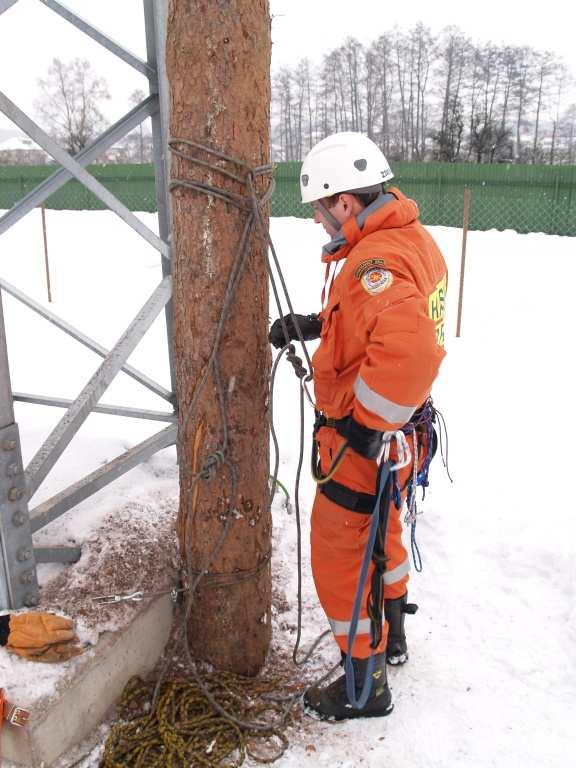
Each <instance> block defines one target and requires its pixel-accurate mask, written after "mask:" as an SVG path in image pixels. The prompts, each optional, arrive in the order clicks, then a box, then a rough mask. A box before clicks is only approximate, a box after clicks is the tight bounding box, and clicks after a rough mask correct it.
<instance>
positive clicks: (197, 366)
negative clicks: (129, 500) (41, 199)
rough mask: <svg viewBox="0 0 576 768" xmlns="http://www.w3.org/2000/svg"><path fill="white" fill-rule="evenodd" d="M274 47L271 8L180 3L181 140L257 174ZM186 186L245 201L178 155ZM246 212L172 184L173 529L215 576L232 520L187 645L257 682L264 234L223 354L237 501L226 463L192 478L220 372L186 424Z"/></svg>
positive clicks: (213, 419)
mask: <svg viewBox="0 0 576 768" xmlns="http://www.w3.org/2000/svg"><path fill="white" fill-rule="evenodd" d="M270 52H271V41H270V15H269V7H268V0H217V1H214V0H205V1H202V0H171V2H170V8H169V14H168V28H167V53H166V60H167V70H168V79H169V81H170V98H171V103H170V107H171V119H170V133H171V136H172V138H173V139H176V138H178V139H189V140H192V141H195V142H198V143H200V144H204V145H208V146H211V147H212V148H214V149H217V150H220V151H222V152H225V153H227V154H230V155H233V156H234V157H237V158H239V159H242V160H243V161H245V162H247V163H249V164H250V165H251V166H256V165H263V164H265V163H267V162H268V159H269V150H270V148H269V123H270V114H269V110H270V106H269V105H270ZM202 157H203V159H210V158H208V157H207V156H202ZM229 169H230V170H233V171H237V170H238V169H237V168H230V167H229ZM190 177H194V178H196V179H202V180H203V181H205V182H207V183H211V184H214V185H217V186H219V187H222V188H225V189H228V190H231V191H233V192H236V193H242V194H243V193H245V192H246V190H244V189H243V188H242V186H241V185H240V184H238V183H237V182H234V181H232V180H227V179H225V178H223V177H222V176H220V175H219V174H217V173H213V172H208V173H207V174H206V173H205V172H204V173H202V172H198V170H196V171H194V170H193V169H192V167H191V166H190V165H189V164H188V163H186V162H185V161H183V160H182V159H180V158H178V157H175V156H173V158H172V178H173V179H174V178H179V179H182V178H190ZM260 186H261V185H260ZM260 191H261V190H260ZM246 216H247V214H246V212H242V211H239V210H238V209H236V208H235V207H233V206H231V205H229V204H227V203H225V202H224V201H222V200H219V199H216V198H214V197H210V196H208V195H204V194H202V193H198V192H195V191H191V190H189V189H182V188H177V189H175V190H174V192H173V194H172V246H173V274H174V353H175V362H176V374H177V382H178V384H177V389H178V402H179V407H180V416H179V419H180V421H179V427H180V429H179V462H180V488H181V490H180V512H179V519H178V532H179V538H180V545H181V551H182V554H183V556H184V558H185V560H186V562H187V563H188V564H189V567H190V568H191V569H192V570H193V571H195V572H199V571H201V570H204V569H205V568H206V567H207V564H208V563H209V559H210V556H211V554H212V552H213V551H214V548H215V546H216V544H217V541H218V539H219V538H220V536H221V534H222V530H223V525H224V520H225V518H226V517H227V516H228V515H232V519H233V522H232V524H231V526H230V530H229V533H228V536H227V538H226V540H225V542H224V544H223V546H222V548H221V550H220V552H219V554H218V556H217V557H216V559H215V560H214V561H213V562H212V564H211V565H209V566H208V569H209V571H210V572H211V574H220V575H222V574H228V575H229V577H228V576H226V586H222V585H220V586H218V583H217V580H216V579H214V578H213V576H212V575H210V574H209V575H208V576H206V577H205V578H204V579H203V581H201V582H200V585H199V588H198V590H197V592H196V594H195V596H194V604H193V610H192V615H191V619H190V625H189V637H190V643H191V649H192V653H193V655H194V656H195V658H198V659H203V660H205V661H208V662H210V663H211V664H213V665H214V666H216V667H217V668H219V669H227V670H233V671H235V672H238V673H240V674H245V675H254V674H256V673H257V672H258V671H259V669H260V668H261V666H262V665H263V663H264V661H265V657H266V653H267V650H268V646H269V642H270V634H271V622H270V601H271V575H270V563H269V554H270V547H271V517H270V509H269V503H268V496H269V491H268V476H269V433H268V413H267V408H268V380H269V371H270V349H269V344H268V340H267V328H268V279H267V273H266V265H265V245H264V243H263V240H262V239H261V238H259V237H256V236H254V237H253V238H252V241H251V246H250V253H249V257H248V262H247V266H246V268H245V271H244V274H243V277H242V279H241V280H240V283H239V284H238V286H237V288H236V293H235V297H234V301H233V304H232V307H231V313H230V316H229V317H228V320H227V322H226V326H225V330H224V335H223V338H222V343H221V345H220V352H219V355H218V361H219V366H220V370H221V373H222V382H223V391H224V393H225V402H226V410H227V416H228V424H229V433H230V447H229V451H228V458H229V459H230V460H231V461H232V462H233V464H234V466H235V468H236V472H237V476H238V487H237V494H236V496H235V498H231V483H230V471H229V467H228V466H226V465H224V466H223V467H221V468H220V470H219V471H218V473H217V475H216V477H215V479H213V480H211V481H200V482H199V483H197V484H196V485H194V483H193V481H192V478H193V477H194V475H195V474H196V473H197V472H198V471H199V469H200V468H201V466H202V463H203V461H204V460H205V459H206V457H207V456H208V455H210V454H212V453H213V452H214V451H216V450H217V449H219V448H220V447H221V445H222V441H223V429H222V420H221V417H220V409H219V406H218V397H217V390H216V385H215V379H214V376H213V375H212V374H211V375H210V377H209V379H208V383H207V385H206V388H205V390H204V393H203V395H202V397H201V398H200V402H199V406H198V408H197V409H196V410H195V412H194V414H193V416H192V417H191V418H190V419H189V421H186V420H187V414H188V411H189V406H190V402H191V399H192V396H193V394H194V392H195V387H196V386H197V384H198V382H199V380H200V377H201V376H202V374H203V372H204V371H205V370H206V366H207V362H208V359H209V356H210V351H211V348H212V344H213V341H214V334H215V330H216V326H217V323H218V320H219V318H220V314H221V308H222V300H223V295H224V290H225V287H226V283H227V280H228V275H229V273H230V270H231V267H232V263H233V260H234V257H235V255H236V253H237V249H238V243H239V240H240V236H241V233H242V230H243V227H244V222H245V220H246ZM242 577H244V578H242Z"/></svg>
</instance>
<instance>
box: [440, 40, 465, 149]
mask: <svg viewBox="0 0 576 768" xmlns="http://www.w3.org/2000/svg"><path fill="white" fill-rule="evenodd" d="M469 49H470V42H469V40H468V39H467V38H465V37H464V36H463V34H462V33H461V32H460V30H459V29H457V28H456V27H447V28H446V29H445V30H444V33H443V36H442V38H441V40H440V42H439V43H438V62H439V64H438V68H437V71H436V82H437V84H438V86H439V90H440V93H441V99H442V101H441V104H442V107H441V118H440V127H439V130H436V131H434V132H433V134H432V135H433V138H434V142H435V145H436V149H435V155H436V157H437V159H438V160H445V161H448V162H450V163H453V162H455V161H456V160H458V159H460V149H461V145H462V136H463V131H464V107H463V102H462V98H463V95H462V94H463V84H464V82H465V77H466V66H467V61H468V53H469Z"/></svg>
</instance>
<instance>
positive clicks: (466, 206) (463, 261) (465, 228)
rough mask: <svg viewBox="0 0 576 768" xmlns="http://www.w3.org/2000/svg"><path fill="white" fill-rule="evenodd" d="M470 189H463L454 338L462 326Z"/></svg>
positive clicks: (458, 334) (457, 336) (458, 335)
mask: <svg viewBox="0 0 576 768" xmlns="http://www.w3.org/2000/svg"><path fill="white" fill-rule="evenodd" d="M471 195H472V192H471V189H470V187H464V215H463V221H462V258H461V259H460V291H459V293H458V321H457V323H456V338H457V339H459V338H460V326H461V324H462V302H463V300H464V271H465V269H466V241H467V239H468V227H469V226H470V199H471Z"/></svg>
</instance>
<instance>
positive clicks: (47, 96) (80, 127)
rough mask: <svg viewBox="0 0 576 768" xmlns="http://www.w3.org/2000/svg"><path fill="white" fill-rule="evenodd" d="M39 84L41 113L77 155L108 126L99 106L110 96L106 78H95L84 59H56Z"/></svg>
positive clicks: (59, 139)
mask: <svg viewBox="0 0 576 768" xmlns="http://www.w3.org/2000/svg"><path fill="white" fill-rule="evenodd" d="M38 85H39V86H40V90H41V95H40V97H39V98H38V100H37V102H36V110H37V112H38V115H39V116H40V118H41V119H42V120H43V121H44V123H45V125H46V127H47V129H48V131H49V133H50V134H51V135H52V136H53V137H54V138H55V139H57V140H58V141H59V142H60V143H61V144H63V145H64V146H65V147H66V148H67V150H68V152H70V154H71V155H76V154H78V152H80V151H81V150H82V149H84V147H86V146H87V145H88V144H89V143H90V141H91V140H92V139H93V138H94V137H95V136H96V135H97V133H98V132H99V131H100V130H101V129H102V128H103V126H104V125H105V119H104V116H103V114H102V112H101V111H100V106H101V104H102V102H103V101H106V100H107V99H109V98H110V94H109V92H108V86H107V83H106V81H105V80H104V78H101V77H96V75H95V74H94V72H93V71H92V67H91V65H90V62H88V61H86V60H85V59H72V61H67V62H66V61H62V60H61V59H58V58H55V59H52V62H51V64H50V67H49V69H48V76H47V77H46V78H45V79H40V80H38Z"/></svg>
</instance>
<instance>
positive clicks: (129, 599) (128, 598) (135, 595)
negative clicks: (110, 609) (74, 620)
mask: <svg viewBox="0 0 576 768" xmlns="http://www.w3.org/2000/svg"><path fill="white" fill-rule="evenodd" d="M185 591H186V587H172V589H165V590H163V591H162V592H141V591H138V592H131V593H130V594H128V595H101V596H100V597H94V598H93V599H92V602H93V604H94V605H117V604H118V603H139V602H140V601H141V600H147V599H150V598H152V597H162V596H163V595H170V600H172V602H173V603H177V602H178V596H179V595H180V593H181V592H185Z"/></svg>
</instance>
